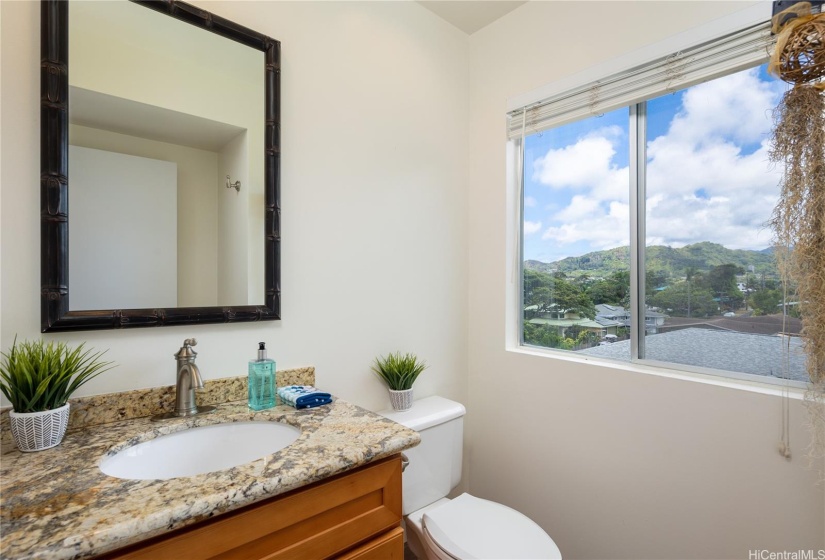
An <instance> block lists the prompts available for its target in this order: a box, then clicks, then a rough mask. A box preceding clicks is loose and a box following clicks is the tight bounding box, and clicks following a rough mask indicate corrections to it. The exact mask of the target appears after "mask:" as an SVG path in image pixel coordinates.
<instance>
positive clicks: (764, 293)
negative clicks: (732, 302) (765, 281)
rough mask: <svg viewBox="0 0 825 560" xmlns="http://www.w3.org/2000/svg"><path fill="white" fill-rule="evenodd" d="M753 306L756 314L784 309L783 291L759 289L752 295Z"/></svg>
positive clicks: (765, 313) (766, 313) (771, 312)
mask: <svg viewBox="0 0 825 560" xmlns="http://www.w3.org/2000/svg"><path fill="white" fill-rule="evenodd" d="M750 302H751V307H753V312H754V313H755V314H756V315H771V314H773V313H780V312H781V311H782V309H781V307H780V304H781V303H782V292H780V291H779V290H758V291H756V292H754V293H753V294H751V296H750Z"/></svg>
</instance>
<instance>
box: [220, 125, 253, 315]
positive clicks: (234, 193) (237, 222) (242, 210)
mask: <svg viewBox="0 0 825 560" xmlns="http://www.w3.org/2000/svg"><path fill="white" fill-rule="evenodd" d="M247 136H248V134H247V133H246V132H243V133H241V134H239V135H238V136H236V137H235V138H233V139H232V140H230V141H229V142H228V143H227V144H226V146H224V148H223V150H222V151H221V153H220V154H219V156H218V169H220V170H221V172H225V173H226V175H229V177H230V179H229V180H230V181H231V182H232V183H234V182H235V181H240V182H241V189H240V190H236V189H227V188H226V183H227V179H226V175H222V176H220V177H218V181H217V185H216V186H215V188H216V189H217V191H218V221H217V224H216V225H217V229H218V301H219V302H221V305H250V304H257V305H263V303H264V290H263V289H262V290H261V291H259V292H257V293H256V294H253V293H251V292H250V291H249V277H250V276H251V275H252V273H254V272H257V273H258V274H260V275H261V276H263V273H264V271H263V267H262V266H260V261H261V260H263V259H262V258H261V257H262V256H263V251H261V252H259V253H257V254H255V255H254V258H255V260H256V261H257V264H256V266H254V267H253V269H252V270H250V268H249V266H248V262H247V261H248V260H249V259H250V258H252V257H253V255H251V254H250V251H249V238H250V236H252V235H253V234H254V235H256V236H257V237H258V238H263V236H264V228H263V225H262V224H260V223H259V225H260V226H261V228H260V229H258V230H257V231H253V230H252V229H251V228H250V227H249V222H250V217H251V216H257V215H258V214H259V213H261V211H262V209H263V201H260V200H259V201H258V202H259V203H260V205H261V206H259V207H258V208H257V209H253V208H251V207H250V204H249V200H250V196H249V193H250V187H249V173H248V172H247V169H248V165H247V164H246V162H247V150H246V145H247V142H246V138H247ZM252 221H253V222H256V223H258V222H259V221H258V220H255V219H254V218H253V219H252ZM250 297H252V298H253V299H250Z"/></svg>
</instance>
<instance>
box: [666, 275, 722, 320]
mask: <svg viewBox="0 0 825 560" xmlns="http://www.w3.org/2000/svg"><path fill="white" fill-rule="evenodd" d="M650 303H651V304H652V305H653V306H655V307H658V308H660V309H664V310H666V311H667V312H668V313H670V314H671V315H676V316H680V317H691V316H693V317H707V316H709V315H714V314H715V313H716V312H717V310H718V305H717V304H716V302H715V301H714V300H713V294H712V293H711V291H710V290H708V289H706V288H700V287H698V286H693V287H691V285H690V282H679V283H678V284H674V285H672V286H668V287H667V288H665V289H664V290H662V291H661V292H658V293H657V294H656V295H654V296H653V297H652V298H650Z"/></svg>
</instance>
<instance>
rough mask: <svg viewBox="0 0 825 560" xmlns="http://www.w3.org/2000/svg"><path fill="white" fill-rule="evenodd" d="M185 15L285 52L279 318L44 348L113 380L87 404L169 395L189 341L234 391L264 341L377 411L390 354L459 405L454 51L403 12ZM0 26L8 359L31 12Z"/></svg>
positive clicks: (35, 329) (462, 183) (278, 356)
mask: <svg viewBox="0 0 825 560" xmlns="http://www.w3.org/2000/svg"><path fill="white" fill-rule="evenodd" d="M198 4H199V5H202V6H203V7H204V8H206V9H208V10H210V11H213V12H215V13H217V14H219V15H221V16H224V17H227V18H229V19H231V20H235V21H237V22H238V23H240V24H242V25H246V26H248V27H250V28H253V29H256V30H258V31H260V32H262V33H266V34H268V35H270V36H273V37H276V38H278V39H280V40H281V41H282V53H283V65H282V66H283V70H282V110H281V114H282V130H283V148H282V195H281V205H282V214H283V222H282V232H281V233H282V245H281V247H282V253H281V254H282V263H283V274H282V281H281V286H282V292H283V308H282V316H283V320H282V321H278V322H264V323H257V324H255V323H252V324H234V325H203V326H193V327H166V328H155V329H143V330H142V329H136V330H124V331H100V332H78V333H73V334H55V335H43V336H44V338H46V339H49V340H51V339H56V340H65V341H67V342H70V343H79V342H81V341H88V342H89V343H90V344H91V345H92V346H94V347H95V348H99V349H106V348H108V349H109V353H108V355H107V356H108V358H109V359H112V360H115V361H116V362H118V363H119V364H120V366H119V367H118V368H116V369H114V370H112V371H110V372H107V373H106V374H104V375H103V376H101V377H99V378H97V379H95V380H94V381H92V382H91V383H89V384H88V385H87V386H85V387H84V388H83V389H82V394H95V393H104V392H108V391H118V390H125V389H131V388H136V387H150V386H158V385H166V384H171V383H173V382H174V360H173V357H172V355H173V354H174V352H176V351H177V350H178V348H179V347H180V345H181V343H182V342H183V339H184V338H186V337H190V336H194V337H196V338H197V339H198V346H197V351H198V363H199V365H200V369H201V372H202V373H203V374H204V376H205V377H207V378H217V377H222V376H228V375H244V374H245V373H246V363H247V361H248V360H249V359H250V358H252V357H253V356H254V355H255V350H256V348H257V344H256V343H257V342H258V341H259V340H264V341H266V342H267V343H268V344H267V347H268V348H269V354H270V356H271V357H272V358H274V359H275V360H277V362H278V367H279V368H289V367H297V366H304V365H315V366H316V367H317V381H318V384H319V385H320V386H321V387H323V388H325V389H328V390H330V391H332V392H333V393H334V394H336V395H339V396H341V397H343V398H345V399H347V400H349V401H351V402H354V403H356V404H360V405H364V406H366V407H369V408H373V409H379V408H384V407H387V406H389V399H388V398H387V396H386V391H385V389H384V388H383V387H382V385H381V384H380V382H379V381H378V380H377V379H376V378H375V376H374V375H373V374H372V373H371V372H370V370H369V365H370V362H371V361H372V359H373V357H374V356H376V355H377V354H381V353H386V352H389V351H393V350H396V349H400V350H405V351H413V352H417V353H418V354H419V355H420V356H422V357H423V358H425V359H426V360H427V361H428V362H429V364H430V369H429V370H427V372H426V373H424V374H423V376H422V377H421V378H420V380H419V382H418V383H417V384H416V391H417V392H418V394H419V395H422V396H425V395H430V394H435V393H439V394H443V395H446V396H450V397H452V398H457V399H460V400H463V399H464V398H466V371H467V366H466V361H467V347H466V329H467V299H466V296H465V292H466V286H467V212H466V192H467V98H468V90H467V81H468V76H467V74H468V72H467V62H468V61H467V38H466V36H465V35H463V34H462V33H461V32H460V31H458V30H456V29H455V28H453V27H451V26H449V25H448V24H446V23H445V22H443V21H441V20H439V19H438V18H437V17H436V16H434V15H433V14H431V13H430V12H429V11H427V10H426V9H425V8H423V7H421V6H419V5H417V4H415V3H412V2H409V3H408V2H376V3H374V2H364V3H348V2H335V3H327V2H318V3H315V2H295V3H291V2H238V1H225V2H198ZM0 10H2V12H1V13H0V22H2V30H1V31H2V33H0V41H2V44H0V47H2V48H0V53H2V69H0V71H1V72H2V75H1V76H0V78H2V80H1V83H0V87H2V90H0V93H1V94H2V107H0V111H1V112H0V118H2V129H1V130H0V135H2V136H1V137H0V141H1V142H2V152H0V155H1V156H2V161H1V162H0V164H1V165H2V170H1V171H0V197H1V199H2V205H1V206H0V207H1V208H2V210H1V211H2V216H1V217H2V220H1V222H2V223H0V240H2V245H0V258H1V259H2V270H1V271H0V275H2V276H0V285H1V286H2V293H1V294H0V304H1V305H2V320H1V321H2V322H1V323H0V347H2V348H3V349H4V350H5V349H7V348H8V347H9V346H10V345H11V343H12V340H13V338H14V335H15V334H18V335H19V337H20V338H21V339H22V338H28V339H31V338H36V337H38V336H40V335H39V329H40V297H39V290H40V223H39V212H40V211H39V209H40V201H39V200H40V194H39V186H38V184H39V183H38V178H39V174H40V171H39V170H40V164H39V159H40V156H39V114H40V110H39V97H40V96H39V91H40V86H39V80H40V70H39V68H40V55H39V50H40V29H39V25H40V6H39V4H37V3H35V2H0ZM249 149H250V150H252V149H253V148H252V147H251V146H250V148H249ZM229 194H234V193H229Z"/></svg>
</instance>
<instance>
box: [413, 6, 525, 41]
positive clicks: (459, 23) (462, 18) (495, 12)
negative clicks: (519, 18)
mask: <svg viewBox="0 0 825 560" xmlns="http://www.w3.org/2000/svg"><path fill="white" fill-rule="evenodd" d="M417 2H418V3H419V4H421V5H422V6H424V7H425V8H427V9H428V10H430V11H431V12H433V13H434V14H436V15H437V16H439V17H441V18H442V19H445V20H446V21H448V22H450V23H452V24H453V25H455V26H456V27H458V28H459V29H461V30H462V31H463V32H465V33H467V34H468V35H472V34H473V33H475V32H476V31H478V30H479V29H481V28H482V27H485V26H487V25H489V24H491V23H493V22H494V21H496V20H497V19H498V18H500V17H502V16H503V15H505V14H509V13H510V12H512V11H513V10H515V9H516V8H518V7H519V6H521V5H522V4H526V1H521V0H417Z"/></svg>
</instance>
